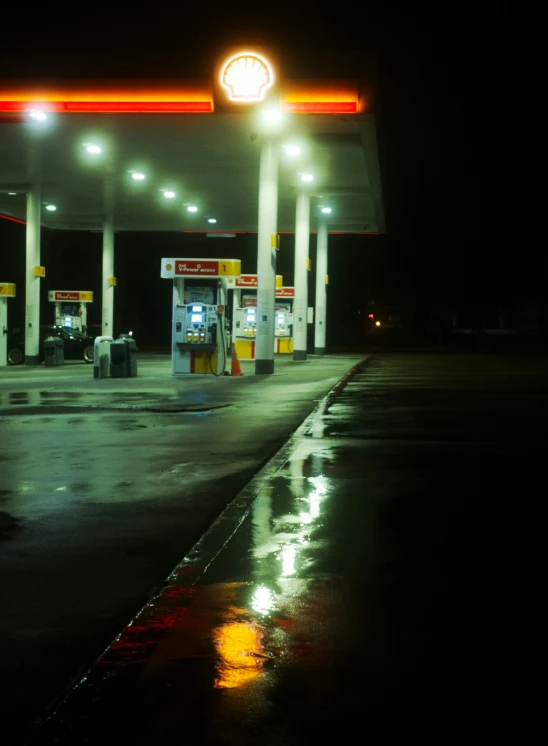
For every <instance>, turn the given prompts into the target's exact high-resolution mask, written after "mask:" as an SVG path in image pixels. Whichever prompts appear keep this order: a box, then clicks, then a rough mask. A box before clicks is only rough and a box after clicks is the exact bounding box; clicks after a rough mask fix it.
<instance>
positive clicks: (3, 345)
mask: <svg viewBox="0 0 548 746" xmlns="http://www.w3.org/2000/svg"><path fill="white" fill-rule="evenodd" d="M15 290H16V287H15V283H14V282H0V366H3V365H7V364H8V328H9V327H8V298H15Z"/></svg>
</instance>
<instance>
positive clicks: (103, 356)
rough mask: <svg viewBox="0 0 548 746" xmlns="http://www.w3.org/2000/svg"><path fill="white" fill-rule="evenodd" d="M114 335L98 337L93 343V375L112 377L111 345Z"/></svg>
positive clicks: (95, 376)
mask: <svg viewBox="0 0 548 746" xmlns="http://www.w3.org/2000/svg"><path fill="white" fill-rule="evenodd" d="M111 343H112V337H108V336H106V337H96V338H95V342H94V345H93V377H94V378H110V345H111Z"/></svg>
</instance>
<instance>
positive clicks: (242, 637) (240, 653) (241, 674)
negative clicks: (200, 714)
mask: <svg viewBox="0 0 548 746" xmlns="http://www.w3.org/2000/svg"><path fill="white" fill-rule="evenodd" d="M213 639H214V642H215V647H216V648H217V652H218V653H219V662H218V663H217V671H218V673H219V677H218V679H217V680H216V682H215V688H216V689H235V688H237V687H241V686H244V685H245V684H249V683H250V682H251V681H253V680H254V679H256V678H257V677H258V676H260V675H261V673H262V664H263V661H264V658H265V656H264V654H263V649H262V644H261V643H262V631H261V629H260V628H259V627H258V626H257V625H255V624H252V623H250V622H233V623H230V624H223V625H222V626H221V627H218V628H217V629H215V630H213Z"/></svg>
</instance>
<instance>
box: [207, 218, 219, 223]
mask: <svg viewBox="0 0 548 746" xmlns="http://www.w3.org/2000/svg"><path fill="white" fill-rule="evenodd" d="M207 222H208V223H216V222H217V220H216V219H215V218H208V219H207Z"/></svg>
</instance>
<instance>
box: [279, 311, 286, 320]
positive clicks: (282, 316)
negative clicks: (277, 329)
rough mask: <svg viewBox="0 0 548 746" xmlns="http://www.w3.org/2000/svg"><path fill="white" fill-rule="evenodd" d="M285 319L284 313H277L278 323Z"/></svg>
mask: <svg viewBox="0 0 548 746" xmlns="http://www.w3.org/2000/svg"><path fill="white" fill-rule="evenodd" d="M284 319H285V313H279V314H278V321H283V320H284Z"/></svg>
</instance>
